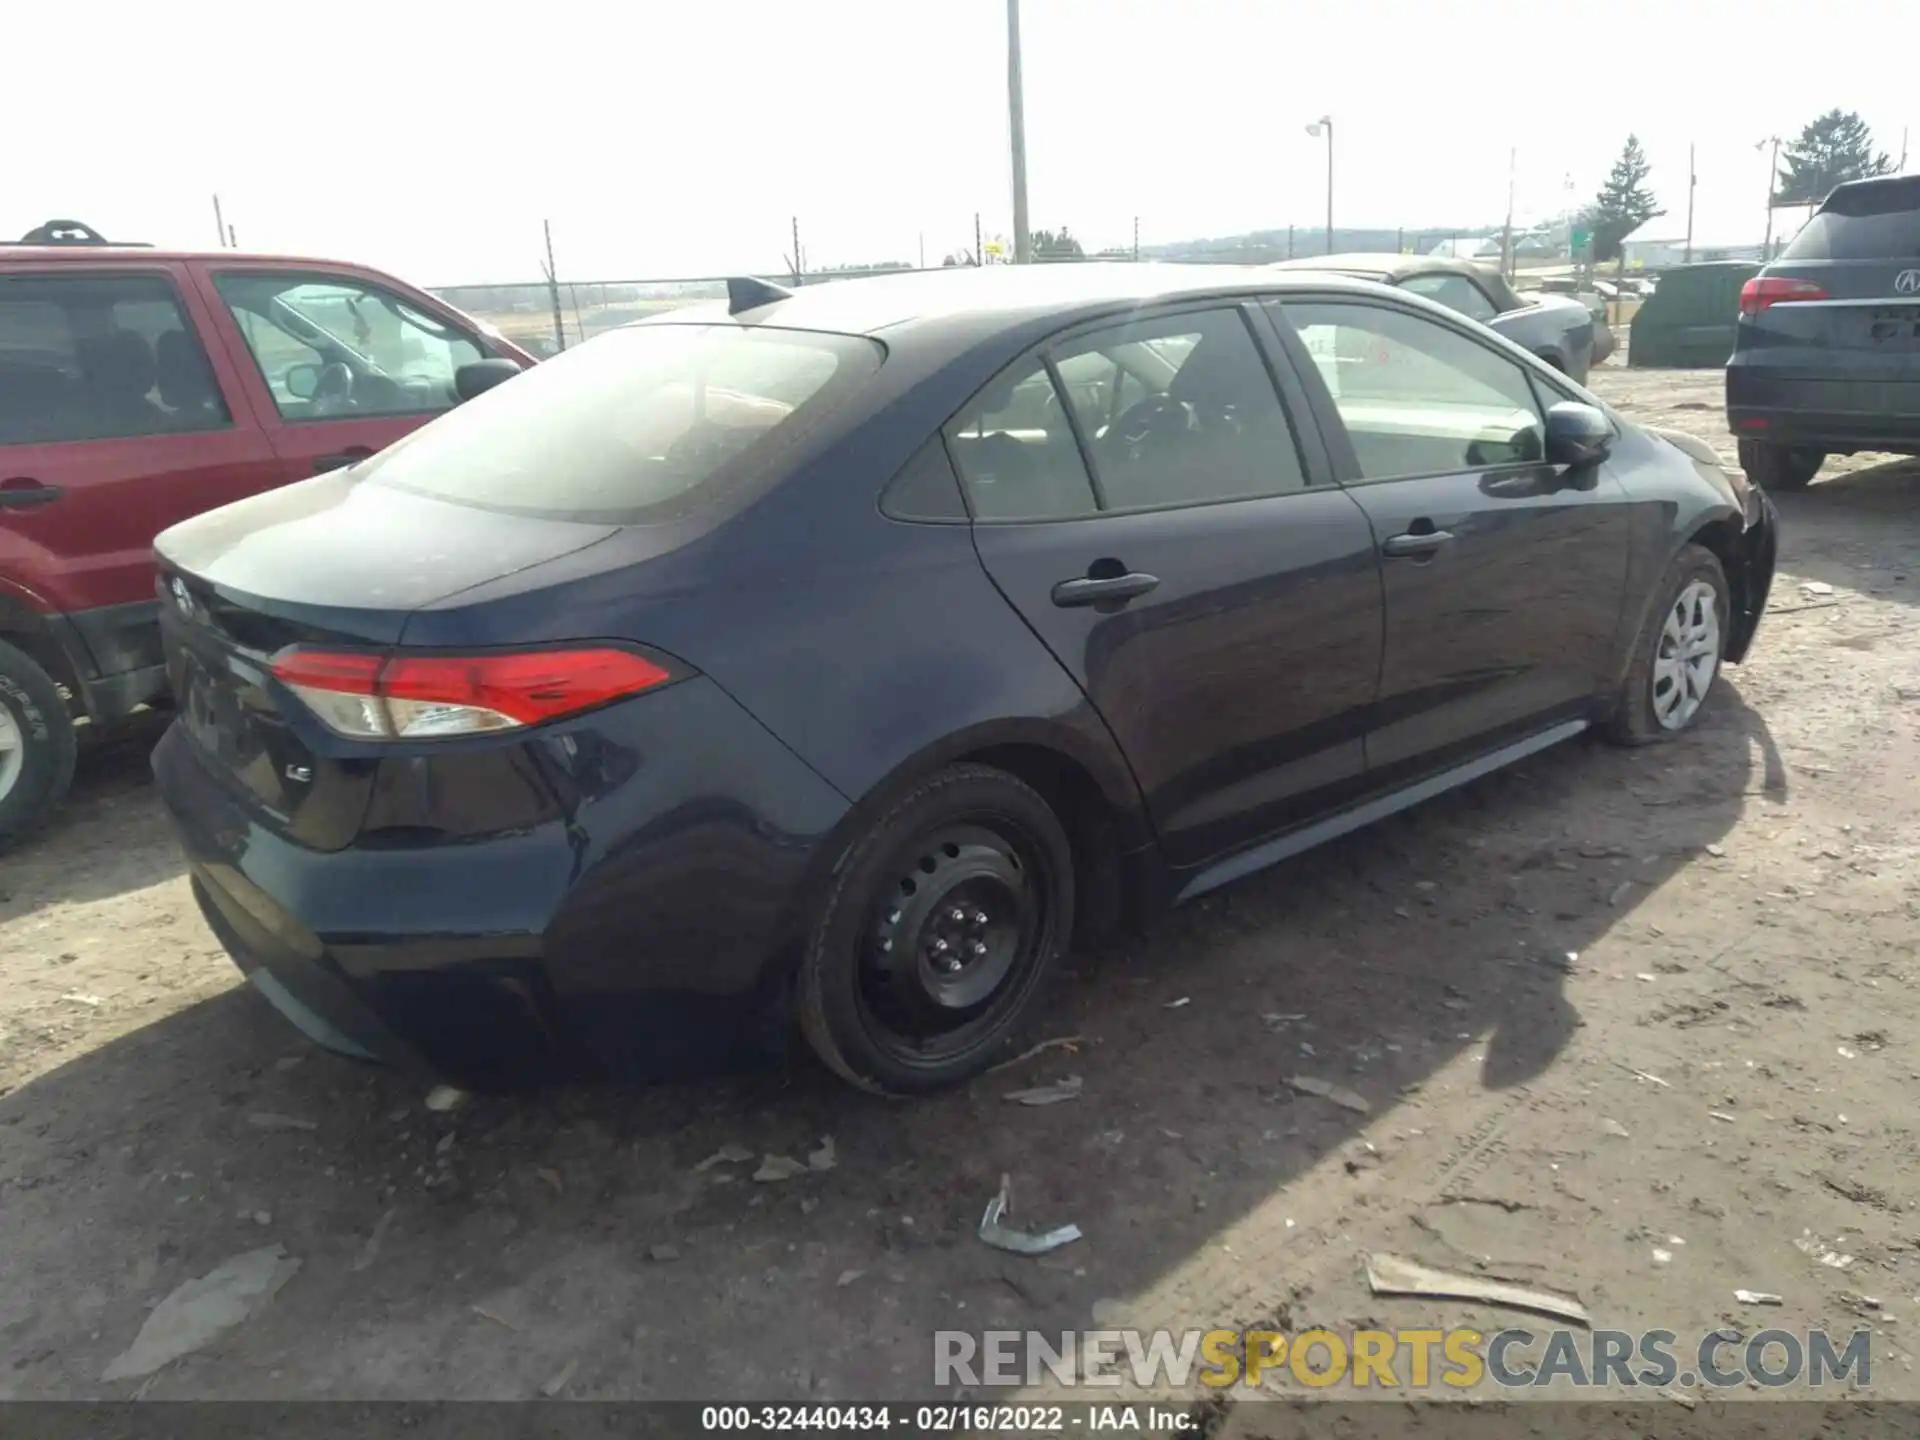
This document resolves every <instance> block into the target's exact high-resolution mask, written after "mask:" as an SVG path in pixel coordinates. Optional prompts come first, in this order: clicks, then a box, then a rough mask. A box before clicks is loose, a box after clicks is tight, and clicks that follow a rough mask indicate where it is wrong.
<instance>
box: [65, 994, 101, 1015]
mask: <svg viewBox="0 0 1920 1440" xmlns="http://www.w3.org/2000/svg"><path fill="white" fill-rule="evenodd" d="M60 998H61V999H62V1000H65V1001H67V1002H69V1003H70V1004H74V1005H85V1006H86V1007H87V1008H88V1009H89V1010H98V1009H99V1008H100V1007H101V1006H102V1005H104V1004H106V1003H107V1002H106V998H105V997H104V996H101V995H88V994H86V993H85V992H84V991H80V990H69V991H68V992H67V993H66V994H64V995H62V996H61V997H60Z"/></svg>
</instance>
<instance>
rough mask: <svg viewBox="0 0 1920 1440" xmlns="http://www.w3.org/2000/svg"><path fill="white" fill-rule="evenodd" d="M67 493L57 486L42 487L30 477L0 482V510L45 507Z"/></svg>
mask: <svg viewBox="0 0 1920 1440" xmlns="http://www.w3.org/2000/svg"><path fill="white" fill-rule="evenodd" d="M66 493H67V492H66V491H64V490H62V489H61V488H60V487H59V486H58V485H42V484H41V483H40V482H39V481H38V480H35V479H34V478H33V477H32V476H30V475H16V476H14V477H13V478H12V479H11V480H0V510H31V509H33V508H34V507H35V506H37V505H47V504H50V503H52V502H53V501H55V500H58V499H59V498H60V497H61V496H62V495H64V494H66Z"/></svg>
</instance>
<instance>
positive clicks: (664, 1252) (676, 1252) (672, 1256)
mask: <svg viewBox="0 0 1920 1440" xmlns="http://www.w3.org/2000/svg"><path fill="white" fill-rule="evenodd" d="M647 1258H648V1259H649V1260H657V1261H659V1262H660V1263H662V1264H665V1263H667V1262H668V1261H670V1260H678V1259H679V1258H680V1247H679V1246H678V1245H669V1244H667V1243H666V1242H665V1241H664V1240H663V1241H661V1242H659V1243H658V1244H654V1245H649V1246H648V1247H647Z"/></svg>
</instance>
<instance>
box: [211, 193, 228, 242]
mask: <svg viewBox="0 0 1920 1440" xmlns="http://www.w3.org/2000/svg"><path fill="white" fill-rule="evenodd" d="M213 228H214V232H215V233H216V234H217V235H219V237H220V244H221V245H222V246H223V247H224V246H225V245H226V244H227V222H226V220H225V219H224V218H223V217H222V216H221V214H220V197H219V196H218V195H216V196H214V197H213Z"/></svg>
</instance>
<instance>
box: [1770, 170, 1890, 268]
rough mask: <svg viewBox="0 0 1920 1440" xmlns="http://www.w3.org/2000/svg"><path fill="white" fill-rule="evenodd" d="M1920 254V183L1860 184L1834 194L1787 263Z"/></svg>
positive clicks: (1795, 240)
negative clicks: (1852, 188) (1854, 188)
mask: <svg viewBox="0 0 1920 1440" xmlns="http://www.w3.org/2000/svg"><path fill="white" fill-rule="evenodd" d="M1916 256H1920V185H1915V184H1907V183H1905V182H1904V181H1899V182H1895V183H1893V184H1889V185H1870V186H1862V187H1860V188H1859V189H1857V190H1851V191H1848V190H1843V191H1841V192H1839V193H1838V194H1836V195H1835V196H1833V197H1832V198H1831V199H1830V200H1829V201H1828V202H1827V204H1826V205H1825V206H1823V207H1822V208H1821V210H1820V213H1819V214H1817V215H1815V216H1814V217H1813V218H1812V219H1811V220H1809V221H1808V222H1807V224H1806V228H1804V229H1803V230H1801V232H1800V233H1799V234H1798V235H1796V236H1794V237H1793V243H1792V244H1790V245H1788V246H1787V248H1786V250H1785V251H1784V252H1783V253H1782V255H1781V258H1782V259H1785V260H1911V259H1913V258H1915V257H1916Z"/></svg>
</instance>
